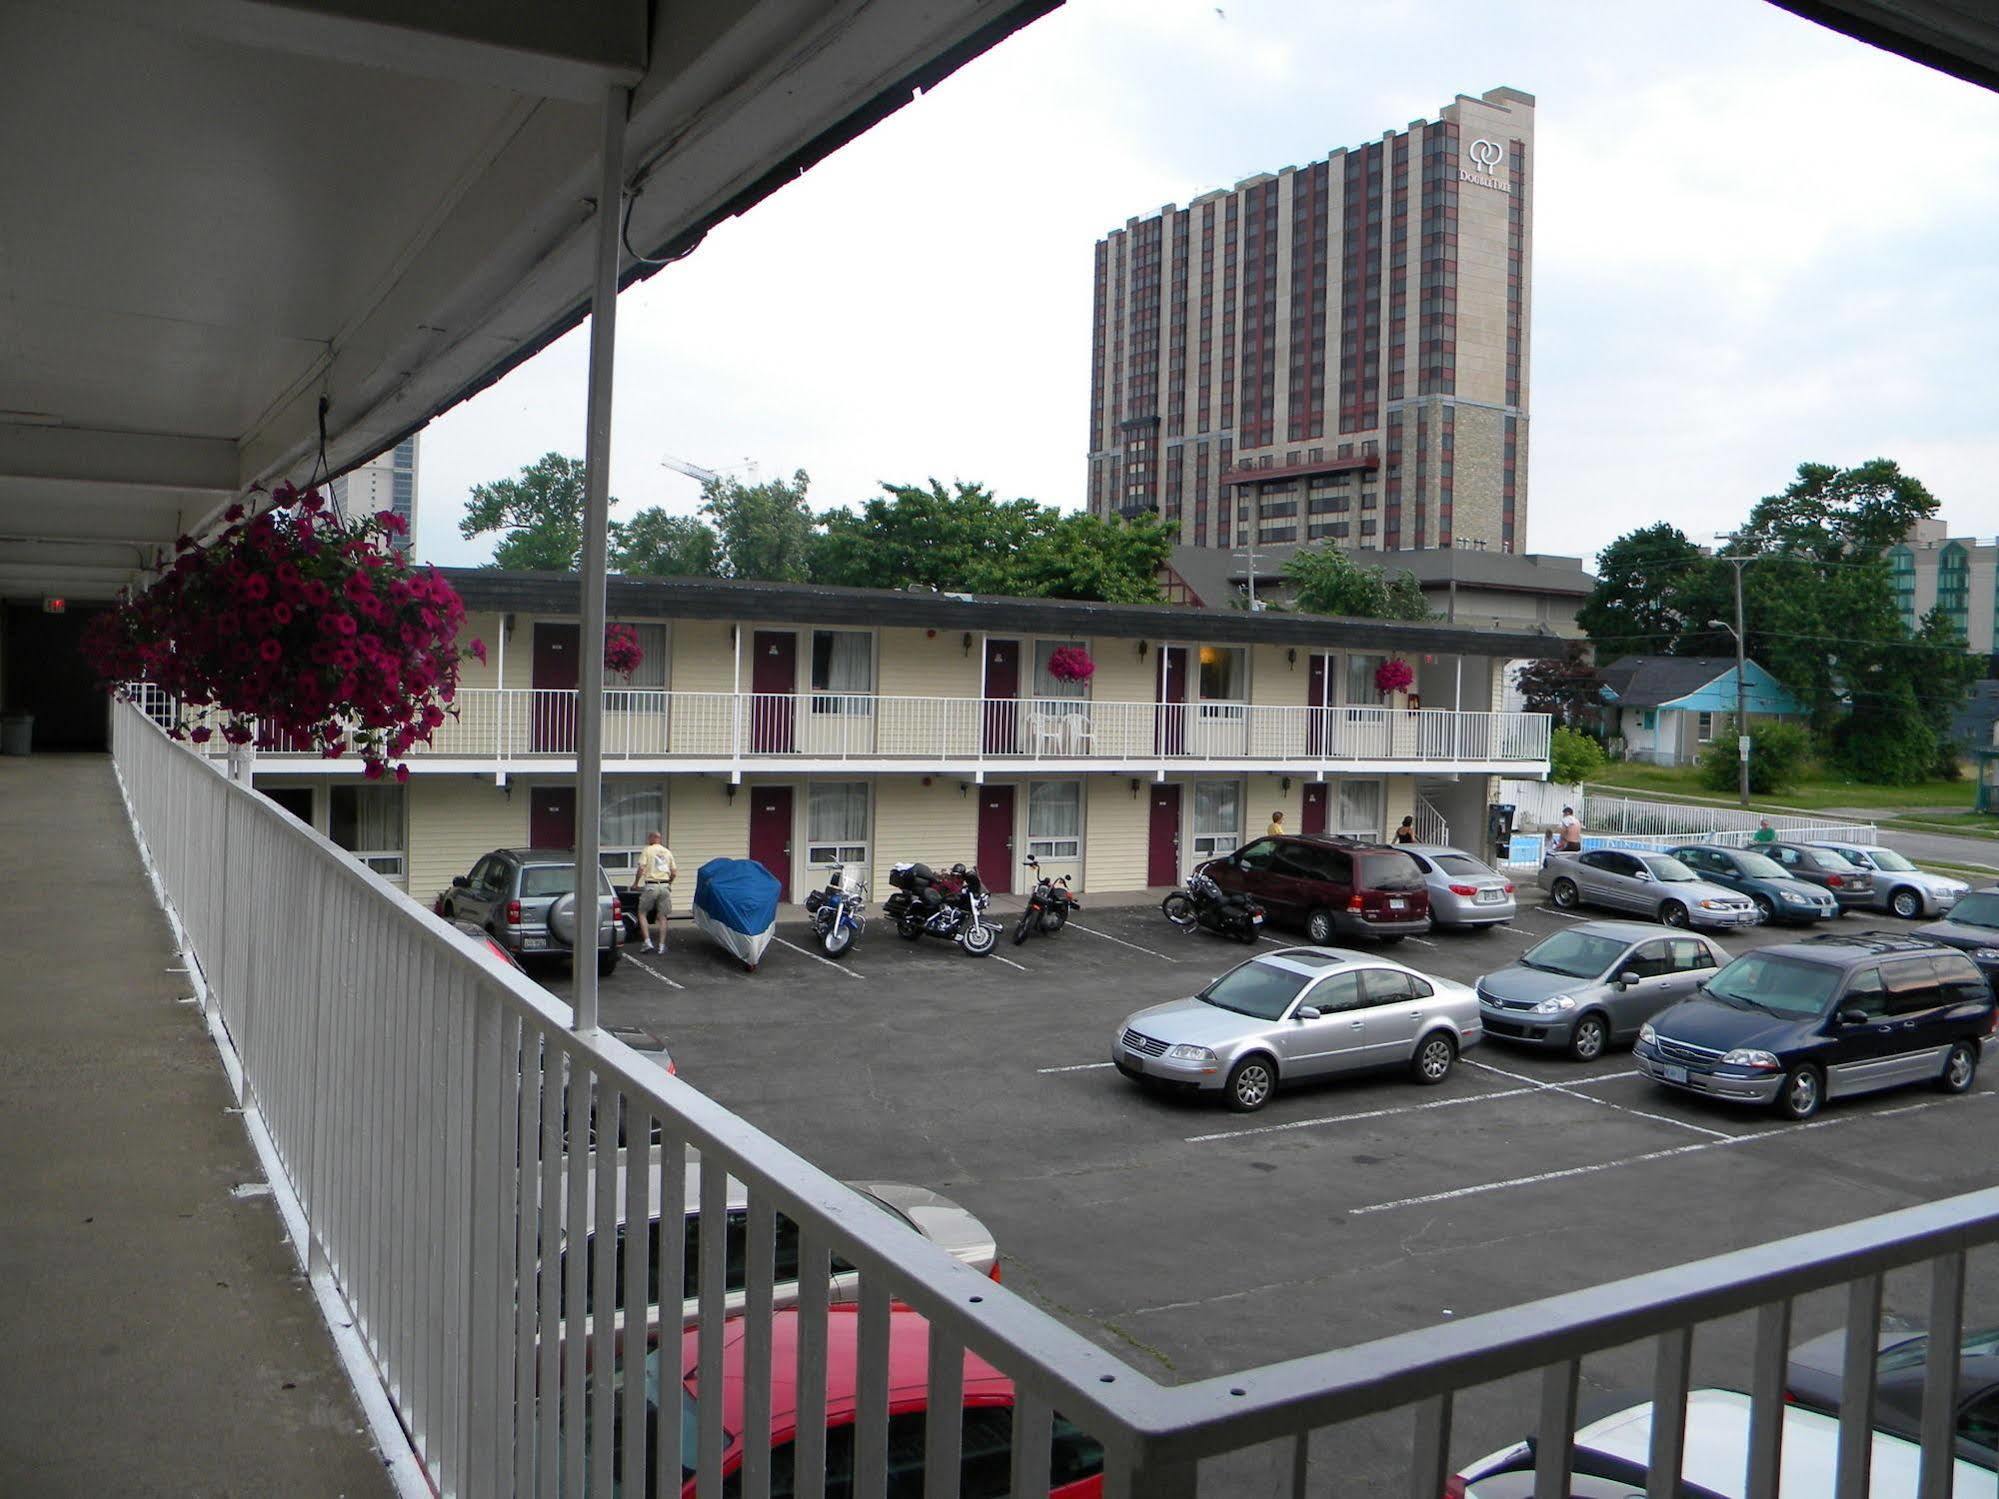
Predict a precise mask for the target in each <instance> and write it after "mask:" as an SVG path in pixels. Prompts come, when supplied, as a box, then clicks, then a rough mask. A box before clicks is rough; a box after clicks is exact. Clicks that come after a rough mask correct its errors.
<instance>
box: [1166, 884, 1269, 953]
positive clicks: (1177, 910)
mask: <svg viewBox="0 0 1999 1499" xmlns="http://www.w3.org/2000/svg"><path fill="white" fill-rule="evenodd" d="M1159 909H1160V910H1161V911H1163V912H1164V913H1165V914H1166V919H1167V920H1168V921H1170V922H1172V923H1173V924H1174V925H1175V926H1177V927H1178V928H1180V930H1181V931H1183V932H1191V931H1193V930H1194V929H1195V928H1196V927H1206V928H1207V929H1208V930H1209V931H1211V932H1218V933H1220V934H1221V935H1222V936H1224V937H1233V938H1235V939H1236V941H1238V942H1254V941H1255V940H1256V935H1257V933H1258V932H1259V931H1260V930H1261V929H1262V927H1263V907H1261V906H1259V905H1258V904H1257V903H1256V902H1255V901H1253V900H1251V899H1250V898H1249V897H1248V896H1247V895H1243V894H1241V893H1240V892H1237V891H1233V890H1224V889H1222V887H1221V886H1220V885H1217V884H1216V883H1215V882H1214V881H1213V880H1211V879H1209V878H1208V877H1207V876H1206V875H1204V874H1197V875H1194V876H1193V877H1192V878H1191V879H1189V880H1188V881H1187V888H1186V889H1185V890H1175V891H1174V892H1173V893H1172V894H1171V895H1169V896H1167V897H1166V899H1164V900H1163V901H1161V902H1160V903H1159Z"/></svg>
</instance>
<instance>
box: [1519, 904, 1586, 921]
mask: <svg viewBox="0 0 1999 1499" xmlns="http://www.w3.org/2000/svg"><path fill="white" fill-rule="evenodd" d="M1527 914H1528V915H1529V916H1559V917H1561V918H1562V919H1563V920H1564V921H1588V920H1589V918H1588V917H1587V916H1585V915H1583V914H1582V912H1580V911H1564V910H1561V909H1559V908H1558V907H1555V906H1530V907H1528V909H1527Z"/></svg>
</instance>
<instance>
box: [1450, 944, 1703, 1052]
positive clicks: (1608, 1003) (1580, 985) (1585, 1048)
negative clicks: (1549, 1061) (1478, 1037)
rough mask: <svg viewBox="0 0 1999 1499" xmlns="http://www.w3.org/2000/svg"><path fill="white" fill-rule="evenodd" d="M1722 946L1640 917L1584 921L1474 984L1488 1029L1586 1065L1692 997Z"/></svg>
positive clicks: (1480, 1009)
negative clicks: (1666, 1009) (1564, 1052)
mask: <svg viewBox="0 0 1999 1499" xmlns="http://www.w3.org/2000/svg"><path fill="white" fill-rule="evenodd" d="M1727 962H1728V953H1727V952H1726V951H1725V950H1724V949H1723V948H1722V946H1721V945H1720V944H1719V943H1718V942H1716V941H1715V940H1714V939H1713V938H1711V937H1704V936H1701V935H1699V934H1697V933H1694V932H1680V931H1674V930H1673V929H1671V928H1670V927H1663V926H1653V925H1652V924H1651V923H1650V922H1644V921H1585V922H1580V923H1578V924H1577V925H1575V926H1572V927H1570V928H1569V929H1568V930H1566V931H1561V932H1557V933H1555V935H1554V936H1552V937H1550V938H1548V939H1547V940H1546V941H1545V942H1542V943H1540V944H1538V945H1537V946H1534V947H1531V948H1529V949H1528V950H1527V951H1526V952H1525V953H1523V954H1522V955H1521V956H1520V957H1518V958H1516V959H1514V961H1513V962H1512V964H1510V965H1509V966H1508V967H1505V968H1501V969H1499V970H1498V971H1496V972H1493V973H1488V974H1486V975H1485V976H1484V977H1483V978H1481V979H1480V980H1479V981H1478V1001H1479V1012H1480V1014H1481V1015H1482V1016H1483V1017H1484V1021H1485V1033H1486V1034H1487V1035H1488V1036H1501V1037H1504V1038H1505V1039H1507V1040H1509V1041H1518V1042H1522V1043H1524V1044H1526V1045H1529V1046H1547V1047H1553V1048H1556V1049H1558V1050H1562V1051H1566V1052H1568V1053H1569V1055H1571V1056H1573V1057H1575V1058H1576V1059H1577V1060H1578V1061H1582V1062H1590V1061H1594V1060H1595V1059H1596V1058H1597V1057H1599V1056H1601V1055H1602V1054H1603V1049H1604V1048H1605V1047H1606V1046H1609V1045H1611V1044H1612V1043H1624V1042H1630V1041H1633V1040H1636V1039H1637V1036H1638V1028H1639V1027H1640V1026H1642V1025H1644V1023H1645V1022H1646V1021H1648V1020H1650V1019H1651V1018H1652V1017H1653V1016H1654V1015H1656V1014H1658V1013H1659V1012H1660V1011H1661V1010H1663V1009H1665V1008H1666V1006H1668V1005H1670V1004H1677V1003H1678V1002H1679V1001H1680V1000H1683V999H1687V998H1690V997H1692V995H1693V994H1694V992H1695V991H1696V990H1697V989H1698V988H1699V987H1700V986H1701V984H1702V983H1703V982H1704V981H1706V980H1707V979H1709V978H1711V977H1713V976H1714V974H1715V972H1716V970H1718V969H1720V968H1722V967H1724V966H1725V965H1726V964H1727Z"/></svg>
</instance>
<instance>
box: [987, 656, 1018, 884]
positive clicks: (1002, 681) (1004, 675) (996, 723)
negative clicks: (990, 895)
mask: <svg viewBox="0 0 1999 1499" xmlns="http://www.w3.org/2000/svg"><path fill="white" fill-rule="evenodd" d="M1019 696H1020V642H1019V641H1018V640H988V641H987V642H986V685H985V698H986V702H985V729H984V733H985V747H986V753H987V754H989V755H1012V754H1018V753H1019V752H1020V707H1019V704H1018V703H1016V702H1015V699H1016V698H1018V697H1019ZM979 877H980V878H981V879H983V878H984V877H985V871H984V870H983V869H981V870H980V871H979ZM996 888H997V887H996Z"/></svg>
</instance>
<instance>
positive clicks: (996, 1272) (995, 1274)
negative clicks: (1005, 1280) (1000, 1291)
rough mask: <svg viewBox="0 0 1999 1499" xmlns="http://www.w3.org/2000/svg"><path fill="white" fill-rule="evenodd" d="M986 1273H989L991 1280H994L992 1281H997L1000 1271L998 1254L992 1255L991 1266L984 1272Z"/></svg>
mask: <svg viewBox="0 0 1999 1499" xmlns="http://www.w3.org/2000/svg"><path fill="white" fill-rule="evenodd" d="M986 1274H988V1275H990V1276H991V1277H992V1278H993V1280H994V1281H998V1280H999V1278H1000V1271H999V1256H997V1255H995V1256H994V1257H993V1267H992V1269H990V1270H988V1271H987V1272H986Z"/></svg>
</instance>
